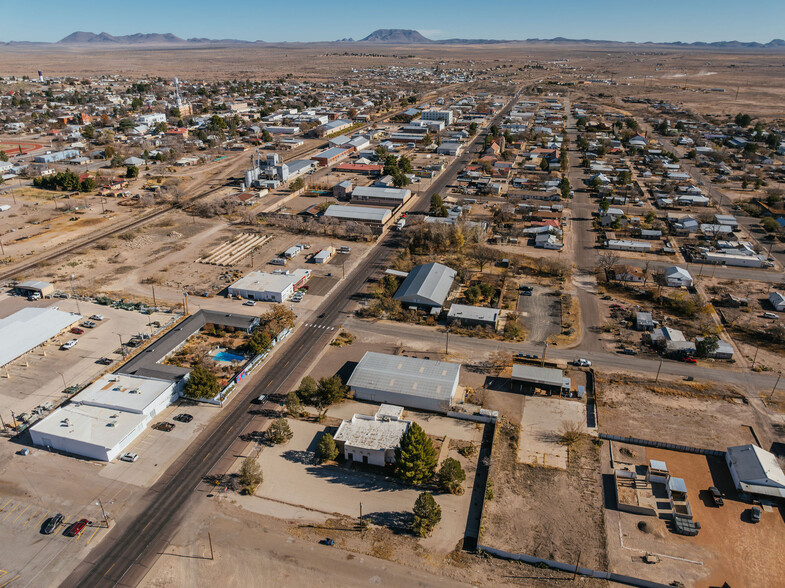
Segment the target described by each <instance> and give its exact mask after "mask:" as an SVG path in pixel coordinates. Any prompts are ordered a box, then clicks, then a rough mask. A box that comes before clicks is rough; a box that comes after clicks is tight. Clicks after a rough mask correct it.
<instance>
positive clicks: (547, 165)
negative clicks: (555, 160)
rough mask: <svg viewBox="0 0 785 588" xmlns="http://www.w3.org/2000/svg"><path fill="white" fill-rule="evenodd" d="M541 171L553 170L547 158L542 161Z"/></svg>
mask: <svg viewBox="0 0 785 588" xmlns="http://www.w3.org/2000/svg"><path fill="white" fill-rule="evenodd" d="M540 169H541V170H542V171H548V170H550V169H551V164H550V163H548V159H547V158H545V157H543V158H542V159H541V160H540Z"/></svg>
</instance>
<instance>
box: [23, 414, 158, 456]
mask: <svg viewBox="0 0 785 588" xmlns="http://www.w3.org/2000/svg"><path fill="white" fill-rule="evenodd" d="M148 419H149V417H148V416H147V415H144V414H140V413H135V412H124V411H122V410H110V409H108V408H102V407H100V406H86V405H77V404H69V405H68V406H65V407H63V408H58V409H57V410H55V411H54V412H53V413H52V414H50V415H49V416H48V417H46V418H45V419H43V420H41V421H39V422H37V423H36V424H35V425H33V426H32V427H30V430H31V431H35V432H36V433H38V434H39V435H44V436H45V435H51V436H53V437H59V438H61V439H71V440H74V441H79V442H81V443H88V444H90V445H96V446H98V447H106V448H108V449H111V448H113V447H116V446H117V445H118V444H119V443H120V442H121V441H122V440H123V439H125V438H126V437H127V436H128V435H129V434H130V433H131V432H133V430H134V429H136V427H138V426H139V425H140V424H142V423H144V422H146V421H147V420H148Z"/></svg>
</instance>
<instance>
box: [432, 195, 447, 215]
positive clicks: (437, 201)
mask: <svg viewBox="0 0 785 588" xmlns="http://www.w3.org/2000/svg"><path fill="white" fill-rule="evenodd" d="M442 206H444V201H443V200H442V197H441V196H439V195H438V194H434V195H433V196H431V211H433V212H436V211H438V210H439V209H441V207H442Z"/></svg>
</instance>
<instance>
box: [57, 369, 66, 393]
mask: <svg viewBox="0 0 785 588" xmlns="http://www.w3.org/2000/svg"><path fill="white" fill-rule="evenodd" d="M57 373H58V374H60V377H61V378H63V392H65V391H66V390H67V389H68V384H66V383H65V376H64V375H63V372H57Z"/></svg>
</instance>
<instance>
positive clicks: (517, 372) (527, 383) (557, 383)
mask: <svg viewBox="0 0 785 588" xmlns="http://www.w3.org/2000/svg"><path fill="white" fill-rule="evenodd" d="M512 383H513V389H517V390H518V391H521V392H522V391H524V390H525V391H532V390H535V389H539V390H545V391H546V392H548V393H549V394H561V393H562V392H569V390H570V386H571V384H572V382H571V380H570V378H566V377H565V376H564V372H563V371H562V370H558V369H554V368H544V367H537V366H535V365H522V364H515V365H514V366H512Z"/></svg>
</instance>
